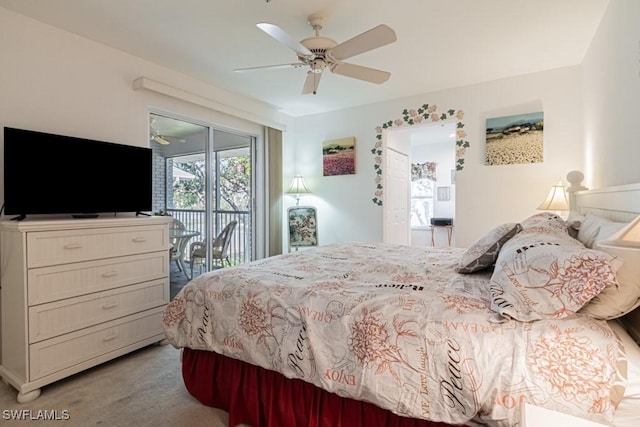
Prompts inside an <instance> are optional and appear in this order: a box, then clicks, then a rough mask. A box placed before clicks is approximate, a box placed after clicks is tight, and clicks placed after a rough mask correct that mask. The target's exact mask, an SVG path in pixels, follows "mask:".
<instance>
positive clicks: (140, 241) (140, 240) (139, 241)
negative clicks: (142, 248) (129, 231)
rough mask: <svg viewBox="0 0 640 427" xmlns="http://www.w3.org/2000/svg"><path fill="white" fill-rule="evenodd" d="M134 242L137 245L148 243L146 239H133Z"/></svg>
mask: <svg viewBox="0 0 640 427" xmlns="http://www.w3.org/2000/svg"><path fill="white" fill-rule="evenodd" d="M133 241H134V242H135V243H144V242H146V241H147V239H145V238H144V237H134V238H133Z"/></svg>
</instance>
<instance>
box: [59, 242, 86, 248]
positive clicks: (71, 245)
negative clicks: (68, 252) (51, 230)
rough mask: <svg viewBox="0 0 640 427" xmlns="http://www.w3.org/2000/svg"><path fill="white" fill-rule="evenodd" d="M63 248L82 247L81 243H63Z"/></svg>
mask: <svg viewBox="0 0 640 427" xmlns="http://www.w3.org/2000/svg"><path fill="white" fill-rule="evenodd" d="M63 248H65V249H80V248H82V245H81V244H80V243H69V244H67V245H64V246H63Z"/></svg>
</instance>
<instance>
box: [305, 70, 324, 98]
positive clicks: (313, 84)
mask: <svg viewBox="0 0 640 427" xmlns="http://www.w3.org/2000/svg"><path fill="white" fill-rule="evenodd" d="M320 77H322V73H314V72H313V71H307V78H306V79H305V80H304V86H302V94H303V95H306V94H308V93H312V94H314V95H315V94H316V92H317V91H318V85H319V84H320Z"/></svg>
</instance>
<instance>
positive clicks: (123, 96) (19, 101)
mask: <svg viewBox="0 0 640 427" xmlns="http://www.w3.org/2000/svg"><path fill="white" fill-rule="evenodd" d="M0 64H1V66H0V126H10V127H16V128H25V129H32V130H37V131H43V132H50V133H56V134H64V135H71V136H78V137H83V138H90V139H99V140H104V141H111V142H118V143H123V144H129V145H137V146H149V139H148V134H149V121H148V114H149V110H150V109H154V110H155V111H164V112H168V113H170V114H172V115H176V116H178V117H190V118H193V119H195V120H198V121H199V122H203V123H208V124H213V125H216V126H220V127H222V128H225V129H236V130H240V131H243V132H247V133H249V134H253V135H257V136H259V137H260V138H261V137H262V126H261V125H258V124H256V123H252V122H249V121H247V120H243V119H239V118H237V117H233V116H230V115H227V114H223V113H219V112H216V111H213V110H210V109H207V108H204V107H201V106H198V105H195V104H190V103H188V102H184V101H181V100H178V99H175V98H171V97H168V96H165V95H160V94H157V93H154V92H150V91H146V90H133V88H132V83H133V80H134V79H136V78H138V77H141V76H145V77H148V78H151V79H153V80H156V81H160V82H162V83H165V84H168V85H170V86H173V87H176V88H179V89H182V90H185V91H188V92H191V93H196V94H198V95H200V96H202V97H205V98H208V99H211V100H215V101H216V102H219V103H222V104H225V105H233V106H234V107H235V108H236V109H242V110H243V111H247V112H249V113H251V114H254V115H259V116H261V117H265V118H266V119H267V120H273V119H274V117H275V115H276V112H275V111H274V110H273V109H272V108H271V107H267V106H265V104H262V103H259V102H257V101H253V100H249V99H246V98H243V97H241V96H238V95H235V94H232V93H230V92H226V91H224V90H222V89H219V88H216V87H214V86H211V85H207V84H205V83H203V82H200V81H198V80H195V79H193V78H190V77H187V76H185V75H183V74H180V73H177V72H174V71H172V70H169V69H166V68H163V67H160V66H158V65H155V64H153V63H150V62H147V61H144V60H141V59H139V58H137V57H134V56H131V55H129V54H126V53H124V52H122V51H118V50H114V49H111V48H109V47H107V46H105V45H101V44H98V43H95V42H92V41H90V40H87V39H85V38H82V37H79V36H76V35H74V34H71V33H68V32H65V31H62V30H59V29H56V28H54V27H51V26H48V25H45V24H42V23H40V22H38V21H35V20H32V19H29V18H25V17H23V16H22V15H18V14H15V13H13V12H10V11H8V10H7V9H4V8H0ZM3 139H4V135H3V134H2V132H0V150H2V149H3V148H2V147H3V145H4V144H3ZM94 160H96V159H85V161H94ZM26 162H28V159H25V164H26ZM114 168H117V165H114ZM26 171H28V168H26V167H25V173H27V172H26ZM2 180H3V178H2V174H0V182H1V181H2ZM3 187H4V186H3V185H2V184H0V192H1V193H0V198H3V192H4V190H3Z"/></svg>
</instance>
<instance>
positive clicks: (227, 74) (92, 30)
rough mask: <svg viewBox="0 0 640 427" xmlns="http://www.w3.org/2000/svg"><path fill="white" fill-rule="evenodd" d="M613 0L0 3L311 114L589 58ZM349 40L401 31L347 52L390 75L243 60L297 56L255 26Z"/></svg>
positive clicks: (296, 34) (287, 109)
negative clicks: (318, 18) (305, 91)
mask: <svg viewBox="0 0 640 427" xmlns="http://www.w3.org/2000/svg"><path fill="white" fill-rule="evenodd" d="M608 2H609V0H535V1H532V0H481V1H480V0H448V1H447V0H395V1H385V0H374V1H372V0H270V1H269V2H267V1H265V0H0V6H2V7H5V8H7V9H10V10H13V11H15V12H18V13H21V14H24V15H27V16H30V17H33V18H35V19H37V20H40V21H43V22H46V23H48V24H51V25H53V26H56V27H60V28H63V29H66V30H68V31H71V32H73V33H76V34H79V35H82V36H84V37H87V38H89V39H93V40H95V41H98V42H101V43H104V44H106V45H109V46H112V47H115V48H117V49H120V50H123V51H126V52H129V53H131V54H133V55H136V56H139V57H141V58H145V59H147V60H149V61H152V62H155V63H157V64H160V65H164V66H166V67H169V68H172V69H174V70H177V71H179V72H182V73H185V74H188V75H191V76H193V77H195V78H197V79H200V80H202V81H204V82H207V83H211V84H214V85H215V86H218V87H221V88H224V89H227V90H230V91H234V92H239V93H242V94H245V95H247V96H250V97H252V98H255V99H258V100H261V101H263V102H266V103H268V104H271V105H273V106H276V107H277V108H279V109H280V110H281V111H282V112H284V113H286V114H289V115H292V116H301V115H307V114H313V113H320V112H326V111H331V110H337V109H342V108H346V107H350V106H355V105H362V104H369V103H373V102H378V101H385V100H389V99H394V98H399V97H404V96H409V95H413V94H419V93H425V92H432V91H437V90H440V89H447V88H452V87H459V86H465V85H469V84H475V83H479V82H483V81H490V80H495V79H500V78H504V77H509V76H513V75H519V74H527V73H531V72H537V71H543V70H549V69H553V68H558V67H564V66H570V65H577V64H580V63H581V62H582V59H583V57H584V54H585V52H586V50H587V48H588V46H589V43H590V41H591V39H592V37H593V34H594V32H595V30H596V28H597V26H598V24H599V23H600V20H601V18H602V16H603V14H604V11H605V9H606V6H607V4H608ZM312 13H320V14H322V15H323V16H324V17H325V18H326V22H325V27H324V29H323V30H322V31H321V35H324V36H327V37H330V38H332V39H334V40H335V41H336V42H338V43H341V42H343V41H346V40H347V39H350V38H351V37H353V36H355V35H358V34H360V33H362V32H364V31H366V30H368V29H370V28H372V27H374V26H376V25H378V24H387V25H388V26H390V27H391V28H393V29H394V30H395V32H396V35H397V38H398V40H397V41H396V42H395V43H393V44H390V45H387V46H384V47H381V48H379V49H376V50H374V51H371V52H367V53H364V54H361V55H359V56H356V57H354V58H350V59H349V60H348V61H347V62H350V63H354V64H358V65H364V66H367V67H371V68H378V69H381V70H385V71H389V72H391V78H390V79H389V80H388V81H387V82H386V83H384V84H382V85H376V84H372V83H367V82H362V81H359V80H355V79H352V78H349V77H344V76H340V75H337V74H331V73H329V72H327V71H325V73H324V74H323V77H322V81H321V83H320V87H319V89H318V94H317V95H312V94H309V95H301V94H300V92H301V90H302V84H303V82H304V79H305V73H306V69H303V68H298V69H294V68H287V69H267V70H255V71H250V72H244V73H236V72H234V71H233V70H234V69H236V68H246V67H253V66H262V65H273V64H284V63H292V62H297V61H296V56H295V53H294V52H293V51H292V50H290V49H288V48H287V47H285V46H284V45H281V44H279V43H278V42H276V41H275V40H274V39H272V38H271V37H269V36H267V35H266V34H265V33H264V32H263V31H261V30H260V29H258V28H257V27H256V23H258V22H269V23H272V24H276V25H278V26H279V27H281V28H282V29H283V30H284V31H285V32H286V33H288V34H289V35H290V36H291V37H292V38H294V39H295V40H301V39H303V38H306V37H309V36H312V35H313V30H312V29H311V27H310V26H309V25H308V23H307V17H308V16H309V15H311V14H312Z"/></svg>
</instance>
